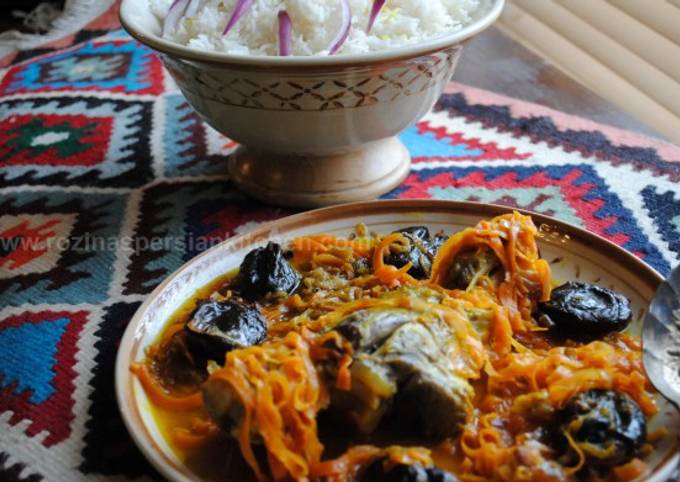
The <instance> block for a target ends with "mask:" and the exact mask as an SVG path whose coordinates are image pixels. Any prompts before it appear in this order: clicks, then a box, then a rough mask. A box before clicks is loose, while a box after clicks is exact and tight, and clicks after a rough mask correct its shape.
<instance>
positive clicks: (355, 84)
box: [120, 0, 504, 207]
mask: <svg viewBox="0 0 680 482" xmlns="http://www.w3.org/2000/svg"><path fill="white" fill-rule="evenodd" d="M503 4H504V0H123V2H122V4H121V8H120V18H121V21H122V24H123V26H124V27H125V29H126V30H127V31H128V32H129V33H130V34H131V35H133V36H134V37H135V38H137V39H138V40H139V41H141V42H142V43H144V44H146V45H148V46H149V47H151V48H153V49H154V50H156V51H157V52H158V54H159V56H160V58H161V59H162V61H163V63H164V64H165V66H166V67H167V69H168V71H169V72H170V74H171V75H172V77H173V78H174V80H175V82H176V83H177V85H178V87H179V89H180V90H181V91H182V93H183V94H184V95H185V96H186V98H187V100H188V102H189V103H190V104H191V105H192V106H193V107H194V109H196V111H197V112H198V113H199V114H200V115H201V116H202V117H203V118H204V119H205V120H206V121H207V122H208V123H209V124H210V125H211V126H212V127H214V128H215V129H216V130H218V131H219V132H221V133H222V134H224V135H225V136H227V137H229V138H231V139H233V140H235V141H237V142H238V143H239V144H240V145H241V146H240V147H239V149H237V151H236V152H235V153H234V154H233V155H232V156H231V158H230V160H229V172H230V175H231V177H232V179H233V180H234V182H235V183H236V184H237V185H238V186H239V187H240V188H241V189H242V190H244V191H246V192H248V193H250V194H251V195H253V196H255V197H257V198H259V199H262V200H265V201H269V202H274V203H276V204H286V205H292V206H303V207H309V206H321V205H328V204H336V203H341V202H348V201H357V200H363V199H370V198H375V197H377V196H379V195H380V194H383V193H385V192H387V191H389V190H390V189H392V188H394V187H395V186H397V185H398V184H399V183H400V182H401V181H402V180H403V179H404V178H405V177H406V175H407V174H408V171H409V166H410V155H409V153H408V150H407V149H406V147H405V146H404V145H403V144H402V143H401V141H399V140H398V139H397V137H395V136H396V135H397V134H399V133H400V132H401V131H403V130H404V129H405V128H407V127H408V126H409V125H412V124H413V123H414V122H416V121H417V120H418V119H420V118H421V117H422V116H423V115H424V114H425V113H426V112H427V111H428V110H429V109H430V108H431V107H432V105H433V104H434V103H435V101H436V100H437V98H438V97H439V96H440V95H441V93H442V91H443V90H444V87H445V86H446V83H447V82H448V81H449V79H450V78H451V75H452V74H453V71H454V69H455V67H456V64H457V62H458V58H459V56H460V52H461V49H462V46H463V43H464V41H466V40H468V39H469V38H471V37H472V36H474V35H476V34H477V33H479V32H481V31H482V30H484V29H485V28H487V27H488V26H489V25H491V24H492V23H493V22H494V21H495V20H496V19H497V18H498V16H499V15H500V12H501V10H502V8H503Z"/></svg>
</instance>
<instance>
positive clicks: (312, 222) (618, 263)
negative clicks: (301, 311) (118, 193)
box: [116, 201, 680, 482]
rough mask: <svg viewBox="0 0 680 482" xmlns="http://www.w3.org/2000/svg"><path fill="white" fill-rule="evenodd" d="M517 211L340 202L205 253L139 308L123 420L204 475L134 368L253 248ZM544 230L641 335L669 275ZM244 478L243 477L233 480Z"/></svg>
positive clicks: (140, 437)
mask: <svg viewBox="0 0 680 482" xmlns="http://www.w3.org/2000/svg"><path fill="white" fill-rule="evenodd" d="M509 211H510V210H509V209H508V208H505V207H501V206H494V205H488V204H477V203H464V202H452V201H375V202H365V203H357V204H349V205H344V206H337V207H332V208H327V209H321V210H317V211H310V212H306V213H303V214H298V215H295V216H290V217H287V218H284V219H281V220H279V221H276V222H273V223H270V224H267V225H266V226H263V227H261V228H259V229H256V230H254V231H253V232H251V233H249V234H247V235H244V236H239V237H235V238H231V239H229V240H227V241H225V242H224V243H222V244H220V245H218V246H215V247H214V248H212V249H210V250H208V251H206V252H205V253H203V254H201V255H200V256H197V257H196V258H194V259H193V260H191V261H189V262H188V263H186V264H185V265H184V266H182V267H181V268H180V269H178V270H177V271H176V272H175V273H174V274H173V275H172V276H170V277H169V278H168V279H167V280H165V281H164V282H163V283H162V284H161V285H160V286H158V288H156V289H155V290H154V291H153V293H151V295H150V296H149V298H148V299H147V300H146V302H145V303H144V304H143V305H142V306H141V307H140V308H139V310H138V311H137V313H136V314H135V316H134V317H133V319H132V320H131V322H130V324H129V325H128V327H127V330H126V331H125V335H124V336H123V340H122V342H121V345H120V348H119V351H118V358H117V360H116V395H117V398H118V404H119V407H120V411H121V413H122V416H123V420H124V421H125V424H126V426H127V428H128V430H129V431H130V433H131V435H132V438H133V439H134V441H135V443H136V444H137V445H138V446H139V448H140V449H141V450H142V452H143V453H144V455H145V456H146V457H147V458H148V459H149V461H151V463H153V465H154V466H155V467H156V468H157V469H158V470H159V471H160V472H161V473H162V474H163V475H164V476H165V477H167V478H168V479H170V480H174V481H189V480H198V477H197V476H196V475H195V474H192V473H191V471H190V470H189V469H188V468H187V467H186V466H185V465H184V464H183V463H182V460H180V459H179V458H178V457H177V455H175V454H174V452H173V451H172V450H171V448H170V447H169V446H168V444H167V443H166V442H165V441H164V440H163V438H162V436H161V434H160V432H159V429H158V427H157V426H156V425H155V423H154V420H153V418H152V416H151V411H150V402H149V400H148V398H147V397H146V395H145V393H144V391H143V389H142V387H141V385H140V384H139V382H138V381H137V380H136V379H135V378H134V377H133V376H132V375H131V373H130V370H129V367H130V364H131V363H132V362H135V361H141V360H142V359H143V358H144V348H145V347H146V346H148V345H150V344H151V343H152V342H153V341H154V340H155V339H156V337H157V336H158V335H159V333H160V332H161V331H162V329H163V327H164V326H165V324H166V323H167V321H168V319H169V318H170V316H171V315H172V314H173V312H175V311H176V310H177V309H178V308H179V307H180V306H181V305H182V304H183V303H184V302H185V301H186V300H187V299H188V298H190V297H191V296H192V295H193V294H194V293H195V292H196V291H197V290H198V289H199V288H201V287H202V286H205V285H207V284H209V283H210V281H212V280H214V279H215V278H217V277H219V276H220V275H223V274H225V273H227V272H229V271H232V270H233V269H234V268H236V267H238V266H239V264H240V263H241V261H242V259H243V257H244V256H245V255H246V253H248V251H250V250H251V249H253V248H255V247H258V246H262V245H264V244H266V243H267V242H268V241H270V240H274V241H277V242H279V243H281V244H285V243H286V242H287V241H290V240H292V239H293V238H295V237H297V236H301V235H307V234H315V233H331V234H336V235H344V236H346V235H348V234H349V233H350V232H352V231H353V230H354V227H355V226H356V225H357V224H358V223H364V224H365V225H366V226H367V227H368V229H369V230H370V231H376V232H379V233H389V232H391V231H394V230H396V229H399V228H403V227H406V226H410V225H414V224H419V225H425V226H428V227H429V228H430V229H431V230H432V231H435V232H436V231H439V230H444V231H445V232H447V233H454V232H456V231H459V230H461V229H463V228H466V227H468V226H473V225H475V224H476V223H477V222H478V221H479V220H480V219H483V218H491V217H493V216H496V215H499V214H504V213H507V212H509ZM533 218H534V222H535V223H536V225H537V226H539V228H540V230H541V231H542V232H543V234H544V235H543V237H542V238H541V240H540V241H539V246H540V249H541V253H542V256H543V257H544V258H545V259H546V260H547V261H549V262H551V266H552V270H553V276H554V278H556V279H557V280H564V281H566V280H583V281H589V282H596V283H598V284H601V285H603V286H609V287H611V288H613V289H616V290H618V291H620V292H622V293H624V294H625V295H626V296H627V297H628V298H629V299H630V300H631V302H632V306H633V312H634V313H635V315H634V322H633V323H632V324H631V327H630V328H629V329H630V331H631V332H632V333H633V334H635V335H638V336H639V335H640V333H641V329H642V326H641V325H642V320H643V319H644V313H645V310H646V308H647V306H648V304H649V302H650V300H651V298H652V296H653V294H654V291H655V290H656V287H657V286H658V285H659V283H661V281H662V278H661V276H660V275H659V274H658V273H656V272H655V271H654V270H653V269H652V268H650V267H649V266H647V265H646V264H644V263H643V262H642V261H640V260H639V259H638V258H636V257H635V256H633V255H632V254H630V253H628V252H627V251H625V250H623V249H621V248H619V247H618V246H616V245H614V244H612V243H610V242H608V241H606V240H605V239H603V238H600V237H599V236H596V235H594V234H591V233H589V232H587V231H584V230H583V229H580V228H578V227H575V226H572V225H569V224H566V223H563V222H560V221H557V220H555V219H552V218H549V217H546V216H542V215H538V214H533ZM659 407H660V412H659V414H658V415H657V416H656V417H655V418H654V419H653V420H652V421H651V423H650V428H651V430H652V431H653V430H655V429H657V428H659V427H666V428H667V429H668V436H667V437H666V438H665V439H664V440H662V441H661V442H660V443H659V444H658V450H657V451H656V452H655V453H654V454H653V455H652V456H651V457H650V459H649V460H648V462H649V463H650V465H651V466H652V467H653V468H654V474H653V476H651V477H648V478H647V479H646V480H648V481H650V482H666V481H668V480H669V478H670V477H671V474H672V472H673V470H674V468H675V467H676V466H677V464H678V461H680V447H679V444H678V440H677V434H678V433H680V415H679V414H678V413H677V411H675V409H674V408H673V406H672V405H670V404H669V403H667V402H665V401H664V400H662V399H659ZM226 482H236V481H226Z"/></svg>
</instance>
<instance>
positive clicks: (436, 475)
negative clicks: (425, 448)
mask: <svg viewBox="0 0 680 482" xmlns="http://www.w3.org/2000/svg"><path fill="white" fill-rule="evenodd" d="M388 466H390V464H385V459H378V460H376V461H374V462H373V463H371V464H370V465H369V466H368V467H367V468H366V470H365V471H364V473H363V475H362V477H361V481H362V482H458V479H457V478H456V477H454V476H453V475H451V474H450V473H449V472H445V471H443V470H442V469H440V468H438V467H423V466H422V465H418V464H415V465H404V464H397V465H394V466H391V468H389V469H386V467H388Z"/></svg>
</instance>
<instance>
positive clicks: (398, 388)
mask: <svg viewBox="0 0 680 482" xmlns="http://www.w3.org/2000/svg"><path fill="white" fill-rule="evenodd" d="M338 331H340V332H341V333H342V334H343V335H345V336H347V337H348V338H349V339H350V341H352V342H353V344H354V346H355V351H356V354H355V361H354V363H353V365H352V368H351V373H352V389H351V391H350V392H342V391H337V392H336V393H335V394H334V397H333V401H332V403H331V409H334V410H336V411H339V412H344V413H346V414H347V415H349V416H350V418H352V419H353V420H354V422H355V423H356V425H357V428H358V429H359V430H360V431H362V432H365V433H370V432H372V431H373V430H374V429H375V428H376V427H377V426H378V425H379V423H380V421H381V420H382V418H383V417H384V416H385V415H386V414H388V413H392V414H396V415H397V416H399V417H400V420H405V421H406V419H408V420H409V421H411V422H413V423H412V425H413V426H414V427H417V431H418V432H419V433H420V434H421V435H423V436H425V437H427V438H429V439H432V440H441V439H443V438H446V437H450V436H454V435H456V434H457V433H458V432H459V430H460V426H461V424H462V423H464V422H465V420H466V419H467V416H468V414H469V413H470V410H471V401H472V397H473V394H474V392H473V389H472V387H471V386H470V384H469V383H468V382H467V380H466V379H465V378H463V377H461V376H460V375H459V374H458V372H457V370H456V366H457V363H456V360H455V359H456V353H457V351H460V350H459V349H460V347H459V346H458V340H457V338H456V337H455V336H454V334H453V333H452V331H451V327H450V326H449V325H448V324H447V323H446V322H445V321H443V320H442V319H441V318H440V317H439V316H437V315H436V314H435V313H419V312H417V311H408V310H402V309H390V308H373V309H366V310H361V311H359V312H356V313H354V314H352V315H351V316H349V317H348V318H346V319H345V320H343V321H342V322H341V323H340V325H339V327H338ZM347 334H348V335H347Z"/></svg>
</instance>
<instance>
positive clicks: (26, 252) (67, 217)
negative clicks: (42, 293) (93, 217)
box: [0, 214, 76, 278]
mask: <svg viewBox="0 0 680 482" xmlns="http://www.w3.org/2000/svg"><path fill="white" fill-rule="evenodd" d="M75 221H76V215H75V214H55V215H51V216H44V215H40V214H33V215H24V216H7V215H0V268H1V269H0V278H11V277H13V276H18V275H26V274H31V273H46V272H49V271H50V270H52V269H54V268H55V267H56V266H57V263H58V262H59V258H60V257H61V252H62V251H63V249H64V245H65V243H64V242H62V241H63V240H66V239H68V237H69V235H70V233H71V229H72V228H73V226H74V224H75Z"/></svg>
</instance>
